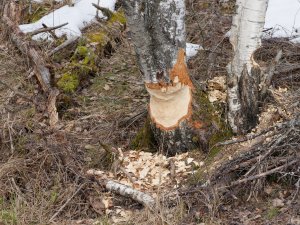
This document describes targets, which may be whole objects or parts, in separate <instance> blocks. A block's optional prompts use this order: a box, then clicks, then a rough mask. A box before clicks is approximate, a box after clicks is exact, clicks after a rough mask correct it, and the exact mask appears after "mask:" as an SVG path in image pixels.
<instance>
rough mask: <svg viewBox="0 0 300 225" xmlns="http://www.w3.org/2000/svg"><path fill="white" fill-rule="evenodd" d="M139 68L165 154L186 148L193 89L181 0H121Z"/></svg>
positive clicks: (189, 129) (157, 135)
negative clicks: (189, 72) (187, 59)
mask: <svg viewBox="0 0 300 225" xmlns="http://www.w3.org/2000/svg"><path fill="white" fill-rule="evenodd" d="M123 3H124V5H125V9H126V14H127V24H128V27H129V29H130V32H131V40H132V43H133V44H134V47H135V51H136V55H137V59H138V62H139V67H140V71H141V73H142V74H143V76H144V81H145V86H146V89H147V91H148V92H149V94H150V104H149V114H150V118H151V122H152V127H153V131H154V135H155V137H156V139H157V141H158V142H159V144H160V145H161V146H162V147H163V151H164V152H166V153H167V154H170V155H174V154H176V153H177V152H182V151H187V150H188V149H189V148H191V146H192V145H193V144H192V143H193V142H192V129H191V127H190V126H189V122H188V121H189V119H190V118H191V115H192V89H193V84H192V82H191V80H190V77H189V74H188V70H187V66H186V56H185V48H186V42H185V24H184V18H185V3H184V0H127V1H126V0H125V1H123Z"/></svg>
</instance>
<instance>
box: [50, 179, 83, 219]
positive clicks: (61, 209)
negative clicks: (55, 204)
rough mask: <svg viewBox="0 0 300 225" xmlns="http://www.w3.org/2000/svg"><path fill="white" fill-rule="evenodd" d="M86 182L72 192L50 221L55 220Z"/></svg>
mask: <svg viewBox="0 0 300 225" xmlns="http://www.w3.org/2000/svg"><path fill="white" fill-rule="evenodd" d="M84 185H85V183H83V184H81V185H80V186H79V188H78V189H77V190H76V191H75V192H74V193H73V194H72V196H71V197H70V198H68V200H67V201H66V202H65V203H64V204H63V205H62V206H61V207H60V208H59V210H58V211H57V212H56V213H55V214H54V215H53V216H52V217H51V218H50V220H49V222H53V220H54V219H55V218H56V217H57V216H58V215H59V214H60V213H61V211H63V209H64V208H65V207H66V206H67V205H68V204H69V202H70V201H71V200H72V199H73V198H74V197H75V196H76V195H77V193H78V192H79V191H80V190H81V189H82V187H83V186H84Z"/></svg>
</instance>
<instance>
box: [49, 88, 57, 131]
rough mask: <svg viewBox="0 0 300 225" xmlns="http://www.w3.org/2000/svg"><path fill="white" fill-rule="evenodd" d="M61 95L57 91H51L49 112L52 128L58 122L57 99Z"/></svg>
mask: <svg viewBox="0 0 300 225" xmlns="http://www.w3.org/2000/svg"><path fill="white" fill-rule="evenodd" d="M58 95H59V91H58V90H57V89H51V90H50V93H49V96H48V104H47V106H48V107H47V111H48V115H49V124H50V127H54V126H55V125H56V124H57V122H58V113H57V109H56V98H57V96H58Z"/></svg>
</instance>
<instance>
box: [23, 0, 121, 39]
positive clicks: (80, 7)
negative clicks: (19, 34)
mask: <svg viewBox="0 0 300 225" xmlns="http://www.w3.org/2000/svg"><path fill="white" fill-rule="evenodd" d="M35 1H42V0H35ZM92 3H95V4H97V3H98V0H76V1H75V4H74V6H73V7H72V6H71V7H70V6H68V5H65V6H63V7H61V8H59V9H57V10H55V11H54V12H52V13H50V14H48V15H46V16H44V17H42V18H41V19H40V20H38V21H37V22H35V23H31V24H23V25H20V29H21V30H22V31H23V32H24V33H28V32H32V31H34V30H37V29H39V28H42V27H43V26H42V24H46V25H47V26H48V27H53V26H58V25H61V24H63V23H68V25H66V26H64V27H62V28H60V29H57V30H55V34H56V35H57V36H58V37H61V36H63V35H66V36H67V38H68V39H70V38H73V37H78V36H81V30H82V29H83V28H85V27H86V26H87V25H89V24H91V23H92V22H93V21H94V20H95V16H96V11H97V9H96V8H95V7H94V6H93V5H92ZM115 4H116V0H106V1H103V0H102V1H100V6H102V7H105V8H108V9H110V10H112V11H113V10H114V8H115ZM98 12H99V16H100V17H103V14H102V12H101V11H98ZM33 39H35V40H38V39H43V40H47V39H52V38H51V36H50V35H49V34H48V33H41V34H38V35H35V36H34V37H33Z"/></svg>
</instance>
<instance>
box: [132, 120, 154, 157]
mask: <svg viewBox="0 0 300 225" xmlns="http://www.w3.org/2000/svg"><path fill="white" fill-rule="evenodd" d="M131 146H132V148H134V149H147V150H149V151H152V150H153V149H154V146H155V138H154V135H153V132H152V129H151V125H150V119H149V118H148V119H147V120H146V122H145V124H144V126H143V127H142V129H141V130H140V131H139V132H138V133H137V135H136V136H135V138H134V139H133V140H132V142H131Z"/></svg>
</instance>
